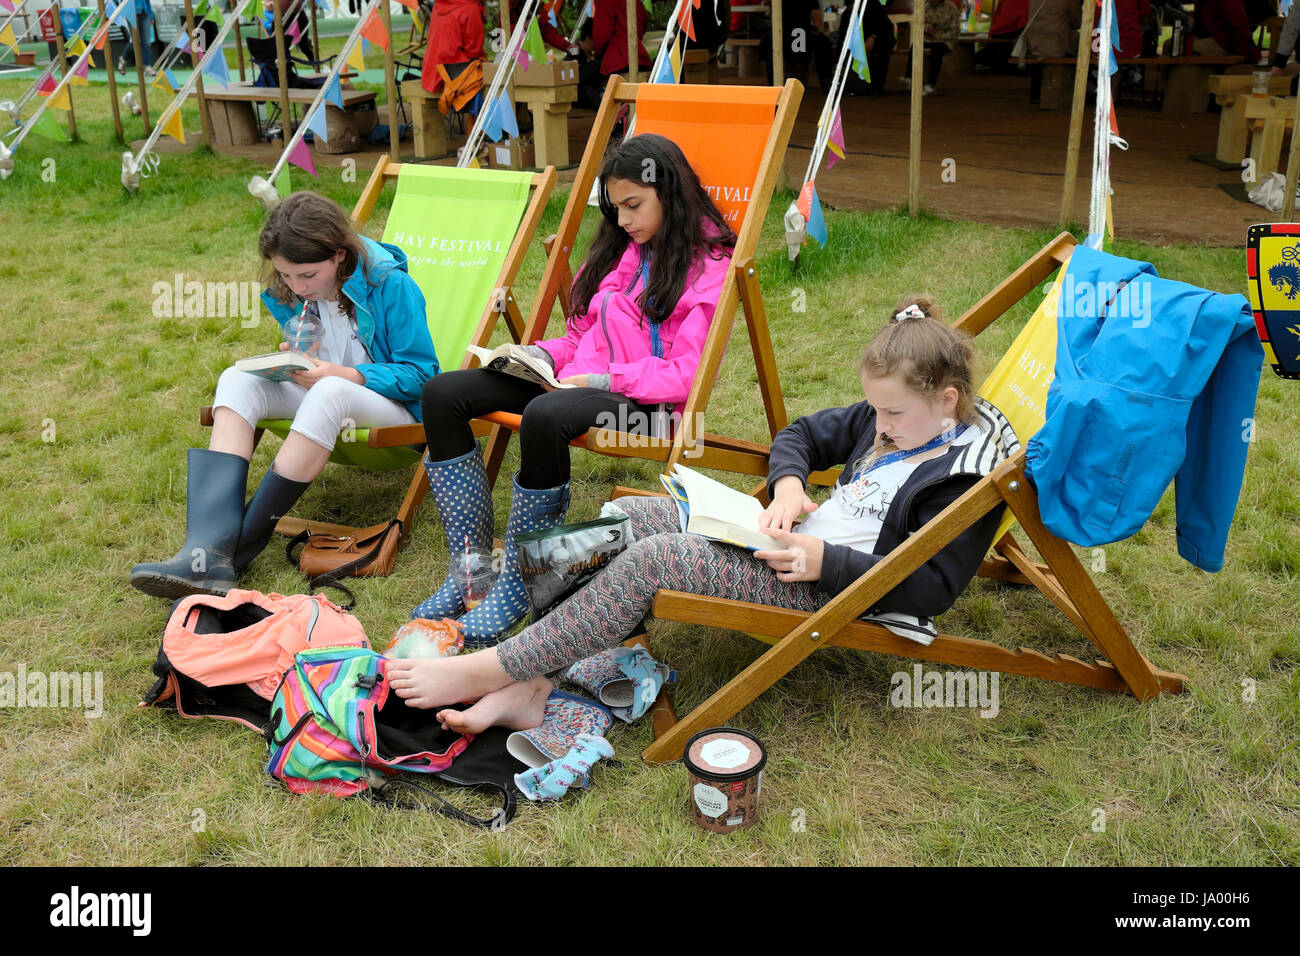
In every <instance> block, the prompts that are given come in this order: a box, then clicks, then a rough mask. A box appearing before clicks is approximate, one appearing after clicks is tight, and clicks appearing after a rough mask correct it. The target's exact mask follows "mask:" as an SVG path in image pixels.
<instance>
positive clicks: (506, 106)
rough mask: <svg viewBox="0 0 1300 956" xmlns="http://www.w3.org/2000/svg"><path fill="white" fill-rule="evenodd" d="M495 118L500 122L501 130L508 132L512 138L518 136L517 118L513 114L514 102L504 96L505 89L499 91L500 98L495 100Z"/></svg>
mask: <svg viewBox="0 0 1300 956" xmlns="http://www.w3.org/2000/svg"><path fill="white" fill-rule="evenodd" d="M497 120H498V121H499V122H500V123H501V129H502V131H503V132H506V133H509V134H510V135H511V136H512V137H513V138H515V139H518V138H519V120H518V119H517V118H516V116H515V104H514V103H512V102H511V101H510V99H509V98H508V97H507V96H506V91H505V90H502V91H501V98H500V99H498V100H497Z"/></svg>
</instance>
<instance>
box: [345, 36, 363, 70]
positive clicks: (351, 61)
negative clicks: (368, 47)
mask: <svg viewBox="0 0 1300 956" xmlns="http://www.w3.org/2000/svg"><path fill="white" fill-rule="evenodd" d="M348 66H350V67H351V68H352V69H354V70H356V71H357V72H358V73H363V72H365V69H366V61H365V58H364V57H363V56H362V55H361V44H360V43H358V44H357V45H356V46H354V47H353V48H352V52H351V53H349V54H348Z"/></svg>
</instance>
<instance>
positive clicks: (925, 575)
mask: <svg viewBox="0 0 1300 956" xmlns="http://www.w3.org/2000/svg"><path fill="white" fill-rule="evenodd" d="M975 411H976V422H975V424H976V425H978V427H979V429H980V431H981V433H982V434H981V435H980V437H978V438H976V439H975V441H974V442H972V443H970V444H968V445H950V446H949V447H948V449H947V450H946V451H945V453H944V454H942V455H940V456H939V457H938V458H931V459H929V460H927V461H923V462H921V463H920V464H919V465H917V466H916V470H915V471H913V472H912V474H911V475H910V476H908V478H907V480H906V481H904V482H903V484H902V486H901V487H900V488H899V489H898V493H897V494H896V495H894V499H893V501H892V502H891V504H890V506H889V510H888V511H887V512H886V513H885V519H884V527H883V528H882V529H881V531H880V537H879V538H878V539H877V541H876V547H875V550H874V552H873V553H872V554H867V553H866V552H865V551H859V550H857V549H856V548H850V547H848V546H847V545H841V544H830V543H829V542H828V543H826V545H825V548H824V551H823V555H822V573H821V578H820V579H819V580H818V581H817V582H816V583H815V585H814V586H815V587H816V588H817V590H819V591H823V592H826V593H829V594H838V593H839V592H840V591H843V590H845V589H846V588H847V587H849V585H851V584H852V583H853V582H854V581H856V580H857V579H858V578H860V577H861V576H862V575H863V574H865V573H866V572H867V571H869V570H871V568H873V567H874V566H875V565H876V563H877V562H879V561H880V559H881V558H883V557H884V556H885V555H887V554H888V553H889V552H890V551H892V550H893V549H894V548H896V547H898V546H899V545H900V544H902V543H903V542H904V541H905V540H907V538H908V536H909V535H911V534H912V533H913V532H914V531H917V530H918V529H919V528H921V527H922V526H923V525H924V524H925V523H926V522H928V521H929V520H930V519H931V518H933V517H935V516H936V515H937V514H939V512H941V511H943V509H944V508H946V507H948V506H949V505H950V504H952V503H953V502H954V501H956V500H957V499H958V498H960V497H961V496H962V495H963V494H965V493H966V492H967V491H968V490H970V488H971V487H972V486H973V485H974V484H975V483H976V482H977V481H979V479H980V478H982V477H983V476H985V475H987V474H989V473H990V472H992V471H993V470H994V469H995V468H997V466H998V465H1000V464H1001V463H1002V462H1003V461H1005V460H1006V459H1007V458H1008V457H1010V456H1011V455H1014V454H1015V453H1016V452H1017V451H1019V450H1020V442H1019V440H1018V439H1017V438H1016V433H1015V431H1014V429H1012V427H1011V423H1010V422H1008V421H1007V419H1006V418H1005V416H1003V414H1002V413H1001V412H1000V411H998V409H997V408H996V407H994V406H993V405H991V404H989V403H988V402H986V401H984V400H983V399H976V401H975ZM875 439H876V413H875V410H874V409H873V408H872V407H871V405H870V404H868V403H867V402H865V401H862V402H858V403H857V404H856V405H849V406H847V407H844V408H828V409H826V410H824V411H820V412H816V413H814V414H812V415H805V416H804V417H803V418H799V419H796V420H795V421H794V422H792V423H791V424H790V425H788V426H787V427H785V428H783V429H782V430H781V431H780V432H778V433H777V436H776V438H774V439H773V440H772V454H771V459H770V461H769V463H768V474H767V483H768V487H769V488H773V487H774V486H775V484H776V482H777V479H779V478H784V477H785V476H786V475H794V476H795V477H797V478H798V479H799V480H800V481H803V482H804V483H805V484H806V483H807V480H808V476H809V475H810V474H811V473H813V472H814V471H821V470H823V469H826V468H834V467H837V466H841V465H846V466H848V467H845V469H844V471H843V473H842V474H841V475H840V477H839V479H838V481H837V482H836V484H841V485H842V484H844V483H845V482H847V481H848V480H849V478H851V477H852V476H851V475H850V470H851V468H852V466H853V465H854V464H856V463H857V462H858V461H859V460H861V459H862V457H863V456H864V455H866V454H867V452H868V451H870V450H871V447H872V444H873V443H874V442H875ZM1001 519H1002V510H1001V509H1000V508H998V509H994V510H993V511H992V512H991V513H989V514H988V515H986V516H985V517H984V518H983V519H982V520H980V521H979V522H977V523H976V524H974V525H972V526H971V527H970V528H968V529H967V530H965V531H963V532H962V533H961V534H959V535H958V536H957V537H956V538H954V539H953V541H952V542H951V543H950V544H949V545H948V546H947V547H946V548H944V549H943V550H941V551H940V552H939V553H938V554H936V555H935V556H934V557H932V558H930V560H929V561H927V562H926V563H925V564H923V565H921V567H919V568H917V569H916V570H915V571H913V572H912V573H911V574H910V575H908V577H907V578H906V579H905V580H903V582H902V583H900V584H899V585H898V586H897V587H895V588H894V589H893V590H892V591H890V592H889V593H888V594H886V595H885V596H884V597H883V598H881V599H880V601H879V603H877V604H876V605H875V606H874V607H872V608H870V609H869V611H870V613H880V612H884V611H894V612H901V613H903V614H914V615H916V616H917V617H922V618H925V617H933V616H935V615H938V614H942V613H943V612H944V611H946V610H948V608H950V607H952V605H953V604H954V603H955V602H956V600H957V598H958V596H960V594H961V592H962V591H964V590H965V589H966V585H967V584H969V583H970V580H971V578H973V577H974V576H975V574H976V573H977V572H978V571H979V567H980V562H981V561H983V560H984V556H985V555H986V554H987V553H988V550H989V548H990V547H991V546H992V544H993V535H994V533H995V532H996V531H997V527H998V523H999V522H1000V521H1001Z"/></svg>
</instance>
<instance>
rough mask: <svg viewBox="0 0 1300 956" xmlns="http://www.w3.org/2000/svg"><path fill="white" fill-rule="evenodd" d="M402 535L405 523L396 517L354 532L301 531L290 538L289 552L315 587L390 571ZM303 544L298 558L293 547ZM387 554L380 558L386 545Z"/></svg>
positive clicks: (287, 552) (293, 560) (290, 558)
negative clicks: (347, 578)
mask: <svg viewBox="0 0 1300 956" xmlns="http://www.w3.org/2000/svg"><path fill="white" fill-rule="evenodd" d="M401 534H402V522H401V521H399V520H398V519H397V518H393V519H392V520H390V521H388V522H386V523H384V524H376V525H371V526H370V527H369V528H358V529H357V530H356V533H355V534H351V535H336V534H312V533H311V532H309V531H302V532H299V533H298V534H297V535H295V536H294V537H293V538H292V540H290V541H289V547H288V549H287V550H286V552H285V553H286V554H287V555H288V556H289V560H290V561H291V562H293V563H295V564H297V565H298V568H299V569H300V570H301V571H302V573H303V574H305V575H307V577H308V579H309V583H310V584H311V586H312V588H313V589H314V588H318V587H325V586H326V585H328V584H332V583H333V582H335V581H337V580H339V579H340V578H346V577H348V576H349V575H357V576H359V577H360V576H368V575H373V574H391V573H392V571H393V561H394V558H395V557H396V554H397V547H396V545H397V542H398V539H399V538H400V537H401ZM300 544H301V545H303V549H302V554H301V555H299V556H298V557H297V558H295V557H294V555H293V549H294V548H296V547H297V546H298V545H300ZM389 544H391V545H393V547H391V548H388V552H387V556H386V557H384V558H382V559H381V554H383V552H384V550H385V546H386V545H389Z"/></svg>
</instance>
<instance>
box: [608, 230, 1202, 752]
mask: <svg viewBox="0 0 1300 956" xmlns="http://www.w3.org/2000/svg"><path fill="white" fill-rule="evenodd" d="M1074 245H1075V242H1074V239H1073V238H1072V237H1071V236H1070V235H1069V233H1061V234H1060V235H1059V236H1057V237H1056V238H1055V239H1053V240H1052V241H1051V242H1050V243H1048V244H1047V245H1046V246H1044V247H1043V248H1042V249H1041V250H1040V251H1039V252H1038V253H1037V254H1036V255H1035V256H1034V257H1033V258H1032V259H1030V260H1029V261H1028V262H1026V263H1025V264H1024V265H1023V266H1021V267H1020V268H1019V269H1017V270H1016V272H1015V273H1013V274H1012V275H1011V276H1009V277H1008V278H1007V279H1006V280H1005V281H1003V282H1002V283H1001V284H1000V285H999V286H998V287H997V288H996V289H994V290H993V291H992V292H990V293H989V294H988V295H986V296H985V297H984V298H983V299H981V300H980V301H979V303H977V304H976V305H975V306H974V308H972V309H971V310H970V311H969V312H967V313H966V314H965V315H963V316H962V317H961V318H960V319H958V320H957V321H956V322H955V323H953V324H954V326H955V327H956V328H958V329H961V330H963V331H965V332H967V333H969V334H970V335H978V334H979V333H980V332H981V331H983V330H984V329H985V328H987V327H988V326H989V325H991V324H992V323H993V322H994V321H995V320H997V319H998V318H999V317H1000V316H1002V315H1003V314H1005V313H1006V312H1007V311H1008V310H1009V309H1010V308H1011V307H1012V306H1013V305H1015V304H1016V303H1017V302H1019V301H1020V300H1021V299H1023V298H1024V297H1025V296H1027V295H1029V294H1030V293H1031V292H1032V291H1033V290H1034V289H1035V288H1036V287H1037V286H1038V284H1039V283H1040V282H1042V281H1043V280H1044V279H1046V278H1047V277H1048V276H1050V275H1051V274H1052V272H1054V271H1056V270H1057V269H1058V267H1063V266H1064V265H1065V264H1066V263H1067V262H1068V261H1069V258H1070V254H1071V252H1072V251H1073V249H1074ZM1058 294H1059V287H1057V286H1053V288H1052V289H1051V291H1050V292H1049V294H1048V295H1047V296H1046V297H1045V298H1044V300H1043V302H1042V304H1041V305H1040V306H1039V307H1038V309H1037V311H1036V312H1035V313H1034V315H1033V317H1032V318H1031V319H1030V320H1029V322H1028V323H1027V324H1026V326H1025V328H1024V329H1023V330H1022V331H1021V333H1020V335H1019V336H1018V337H1017V339H1016V340H1015V342H1014V343H1013V344H1012V345H1011V347H1010V348H1009V349H1008V350H1007V352H1006V353H1005V355H1004V356H1003V358H1002V360H1001V361H1000V362H999V364H998V366H997V367H996V368H995V369H994V370H993V372H992V374H990V375H989V377H988V379H987V381H986V382H985V384H984V386H983V387H982V388H981V389H980V395H982V396H983V397H984V398H986V399H988V400H989V401H990V402H992V403H993V404H994V405H996V406H998V408H999V409H1001V410H1002V412H1003V414H1005V415H1006V416H1007V418H1008V419H1009V420H1010V421H1011V423H1012V425H1013V427H1014V428H1015V430H1016V434H1017V436H1018V437H1019V439H1020V442H1021V450H1020V451H1019V452H1018V453H1017V454H1016V455H1014V456H1013V457H1012V458H1011V459H1009V460H1008V461H1006V462H1004V463H1003V464H1002V465H1001V466H1000V467H999V468H998V469H997V470H996V471H995V472H993V473H992V474H991V475H988V476H987V477H985V478H983V479H981V480H980V481H979V482H978V483H977V484H976V485H975V486H974V487H973V488H971V489H970V490H969V491H967V492H966V494H964V495H962V496H961V498H959V499H958V500H957V501H955V502H953V504H952V505H951V506H949V507H948V508H947V509H945V510H944V511H943V512H942V513H940V514H939V515H937V516H936V517H935V518H934V519H933V520H932V521H930V522H929V523H928V524H926V525H925V526H924V527H923V528H921V529H920V530H919V531H917V532H916V533H914V534H913V535H912V536H911V537H910V538H909V539H908V540H907V541H906V542H905V543H904V544H903V545H901V546H900V547H898V548H897V549H895V550H894V551H892V552H890V554H889V555H887V556H886V557H885V558H883V559H882V560H881V561H880V562H879V563H878V564H876V565H875V566H874V567H873V568H872V569H871V570H870V571H869V572H867V573H866V574H864V575H863V576H862V577H861V578H859V579H858V580H857V581H856V582H854V584H853V585H851V586H850V587H849V588H848V589H847V590H845V591H843V592H841V593H840V594H838V595H836V596H835V597H834V598H833V599H832V600H831V601H830V602H829V603H828V604H826V606H825V607H823V608H822V609H821V610H819V611H817V612H816V613H813V614H807V613H803V612H800V611H791V610H785V609H782V608H773V607H769V606H766V605H761V604H750V603H746V602H742V601H730V600H725V599H721V598H712V597H702V596H700V595H697V594H688V593H684V592H680V591H660V592H659V593H658V595H657V596H656V597H655V602H654V609H653V613H654V616H655V617H657V618H661V619H664V620H673V621H683V622H688V623H692V624H707V625H710V626H714V627H717V626H724V627H728V628H731V629H734V630H738V631H746V632H749V633H751V634H753V635H754V636H756V637H759V638H760V639H768V640H771V641H772V643H773V646H772V648H771V649H770V650H768V651H767V652H765V653H764V654H763V655H762V656H761V657H760V658H759V659H758V660H756V661H754V663H753V664H751V665H750V666H749V667H747V668H746V669H745V670H744V671H743V672H741V673H740V674H739V675H737V676H736V677H735V678H733V679H732V680H731V681H730V682H729V683H727V684H726V685H725V686H724V687H722V688H721V689H719V690H718V691H717V692H716V693H715V694H713V695H712V696H711V697H709V699H708V700H706V701H704V703H702V704H700V705H699V706H698V707H696V708H695V710H694V711H692V712H691V713H690V714H689V715H688V716H687V717H685V718H683V719H682V720H680V721H677V720H676V718H675V716H674V714H673V711H672V707H671V705H670V704H669V703H668V701H667V698H666V697H665V696H664V695H661V696H660V700H659V701H658V702H657V703H656V705H655V707H654V708H653V710H652V713H653V715H654V730H655V736H656V740H655V741H654V743H652V744H651V745H650V746H649V747H648V748H646V750H645V752H644V754H643V756H644V758H645V759H646V760H647V761H651V762H655V763H666V762H669V761H673V760H677V759H678V758H680V757H681V755H682V750H683V747H684V746H685V744H686V741H688V740H689V739H690V738H691V736H692V735H694V734H696V733H698V732H699V731H701V730H704V729H706V728H709V727H714V726H718V725H721V724H725V723H726V722H727V720H728V719H729V718H731V717H732V716H734V715H735V714H737V713H738V712H739V711H740V710H741V709H743V708H744V707H745V706H747V705H748V704H749V703H750V702H751V701H753V700H754V699H755V698H756V697H757V696H758V695H759V694H761V693H762V692H763V691H765V690H767V688H769V687H771V686H772V685H773V684H774V683H776V681H778V680H780V679H781V677H783V676H784V675H785V674H786V673H787V672H789V671H790V669H791V668H793V667H794V666H795V665H796V664H798V663H799V662H800V661H802V660H803V659H804V658H806V657H807V656H808V655H809V654H811V653H812V652H813V651H815V650H817V649H818V648H819V647H824V646H832V647H852V648H857V649H859V650H867V651H879V652H881V653H884V654H894V655H897V656H899V657H908V658H915V659H918V660H926V661H936V662H938V663H942V664H953V665H957V666H959V667H963V668H976V669H980V670H990V671H1000V672H1003V673H1008V674H1022V675H1025V676H1029V677H1040V678H1043V679H1046V680H1054V681H1062V682H1065V683H1069V684H1081V685H1084V686H1087V687H1095V688H1098V689H1101V690H1113V691H1128V692H1129V693H1131V694H1133V695H1134V696H1135V697H1137V698H1138V699H1139V700H1147V699H1149V698H1151V697H1155V696H1156V695H1157V694H1160V693H1161V692H1168V693H1179V692H1181V691H1182V688H1183V681H1184V680H1185V678H1184V677H1183V676H1182V675H1181V674H1174V673H1169V672H1167V671H1162V670H1158V669H1156V668H1155V667H1153V666H1152V665H1151V662H1150V661H1148V660H1147V659H1146V658H1145V657H1143V656H1142V655H1141V654H1140V653H1139V652H1138V650H1137V649H1136V648H1135V647H1134V646H1133V642H1132V640H1130V638H1129V636H1128V635H1127V634H1126V633H1125V631H1124V628H1123V627H1122V626H1121V625H1120V623H1119V621H1117V620H1116V618H1115V615H1114V613H1113V612H1112V611H1111V609H1110V606H1109V605H1108V604H1107V603H1106V600H1105V599H1104V598H1103V597H1102V596H1101V594H1100V592H1098V591H1097V588H1096V586H1095V585H1094V584H1093V582H1092V579H1091V578H1090V577H1089V576H1088V573H1087V571H1085V570H1084V568H1083V566H1082V565H1081V564H1080V563H1079V561H1078V559H1077V558H1076V557H1075V554H1074V552H1073V551H1072V550H1071V549H1070V546H1069V545H1068V544H1067V543H1066V542H1065V541H1063V540H1062V539H1060V538H1058V537H1057V536H1056V535H1055V534H1053V533H1052V532H1051V531H1049V530H1048V529H1047V528H1046V527H1045V526H1044V525H1043V523H1042V521H1041V520H1040V518H1039V512H1038V497H1037V494H1036V493H1035V490H1034V488H1033V486H1032V485H1031V484H1030V483H1029V481H1028V479H1027V478H1026V477H1025V469H1024V466H1025V452H1024V446H1025V445H1026V444H1027V443H1028V441H1029V439H1030V438H1031V437H1032V436H1033V435H1034V433H1036V432H1037V431H1038V429H1039V428H1041V427H1042V425H1043V421H1044V415H1045V409H1046V404H1047V391H1048V385H1049V383H1050V381H1051V377H1052V375H1051V372H1052V369H1053V368H1054V366H1055V356H1056V300H1057V297H1058ZM737 470H740V469H737ZM747 471H748V473H749V474H753V475H759V476H765V475H766V473H767V457H766V455H755V456H753V457H752V459H751V460H750V461H749V462H748V468H747ZM838 474H839V472H838V470H833V471H825V472H818V473H816V474H814V475H812V476H810V478H809V481H810V483H815V484H824V485H829V484H832V483H833V482H834V480H835V478H836V477H837V476H838ZM1004 507H1005V508H1006V509H1007V513H1006V515H1005V517H1004V519H1003V522H1002V525H1001V526H1000V527H999V529H998V531H997V533H996V536H995V539H996V540H995V544H994V545H993V554H992V555H990V557H989V558H987V559H986V560H985V561H984V563H983V566H982V567H981V568H980V572H979V573H980V575H981V576H983V577H992V578H999V579H1002V580H1006V581H1012V582H1015V583H1018V584H1026V585H1032V586H1033V587H1035V588H1037V589H1038V590H1039V591H1041V592H1043V594H1045V595H1046V596H1047V598H1048V599H1049V600H1050V601H1051V602H1052V603H1053V604H1054V605H1056V607H1058V608H1059V609H1060V610H1061V612H1062V613H1063V614H1065V616H1066V617H1067V618H1068V619H1069V620H1070V621H1071V622H1072V623H1073V624H1074V625H1075V627H1077V628H1078V629H1079V630H1080V631H1081V632H1082V633H1083V634H1084V636H1085V637H1087V638H1088V640H1089V641H1091V642H1092V643H1093V645H1094V646H1096V648H1097V649H1098V651H1100V652H1101V653H1102V654H1103V655H1105V657H1106V659H1105V660H1097V661H1094V662H1089V661H1083V660H1078V659H1076V658H1074V657H1070V656H1068V655H1065V654H1057V655H1055V656H1052V657H1048V656H1047V655H1045V654H1041V653H1039V652H1038V651H1035V650H1031V649H1030V648H1026V647H1021V648H1018V649H1016V650H1011V649H1009V648H1005V647H1002V646H1000V645H998V644H994V643H992V642H990V641H983V640H975V639H972V638H968V637H957V636H954V635H950V634H940V635H939V636H938V637H936V638H935V639H934V642H933V643H932V644H930V645H928V646H926V645H923V644H919V643H917V642H915V641H911V640H909V639H907V638H904V637H899V636H898V635H896V634H894V633H892V632H891V631H889V630H887V629H885V628H884V627H882V626H880V625H878V624H872V623H868V622H866V621H860V620H858V618H859V617H860V616H861V615H862V614H863V613H864V612H865V611H866V610H867V608H870V607H872V606H873V605H875V604H876V603H877V602H878V601H879V600H880V599H881V598H882V597H883V596H884V595H885V594H887V593H888V592H889V591H890V590H892V589H893V588H894V587H895V586H896V585H897V584H898V583H899V582H901V581H902V580H903V579H904V578H906V577H907V576H908V575H909V574H911V573H912V572H913V571H915V570H916V569H917V568H919V567H920V566H921V565H922V564H924V563H925V562H926V561H927V560H928V559H929V557H930V556H931V555H932V554H934V553H935V552H937V551H939V550H940V549H941V548H943V547H945V546H946V545H947V544H948V543H949V542H950V541H952V540H953V539H954V538H955V537H957V535H959V534H961V533H962V532H963V531H964V530H966V529H967V528H969V527H970V526H971V525H973V524H976V523H977V522H979V521H980V520H981V519H982V518H983V517H984V516H985V515H987V514H988V513H989V512H990V511H992V510H994V509H996V508H1004ZM1017 522H1018V523H1019V524H1020V526H1021V527H1022V528H1023V529H1024V531H1025V534H1026V535H1027V536H1028V538H1029V540H1030V541H1032V542H1033V544H1034V546H1035V547H1036V548H1037V549H1038V551H1039V553H1040V554H1041V555H1042V557H1043V560H1044V561H1045V562H1046V563H1045V564H1039V563H1036V562H1034V561H1031V560H1030V559H1029V558H1028V556H1026V554H1025V553H1024V551H1023V550H1021V548H1020V546H1019V545H1018V544H1017V543H1016V541H1015V539H1014V538H1013V537H1012V535H1011V533H1010V529H1011V527H1012V526H1013V525H1014V524H1015V523H1017ZM632 642H639V643H642V644H645V645H647V646H648V642H647V640H646V638H645V636H644V635H638V636H637V637H635V638H633V640H632V641H630V642H629V643H632Z"/></svg>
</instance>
